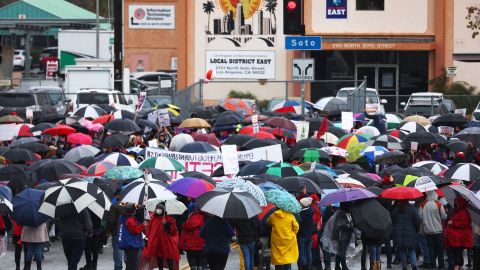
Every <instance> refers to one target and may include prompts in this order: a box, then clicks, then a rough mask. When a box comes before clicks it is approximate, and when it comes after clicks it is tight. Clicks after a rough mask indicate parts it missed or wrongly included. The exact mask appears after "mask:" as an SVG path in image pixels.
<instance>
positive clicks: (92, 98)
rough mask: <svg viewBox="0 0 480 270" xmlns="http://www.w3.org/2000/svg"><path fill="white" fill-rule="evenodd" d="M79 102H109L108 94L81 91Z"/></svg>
mask: <svg viewBox="0 0 480 270" xmlns="http://www.w3.org/2000/svg"><path fill="white" fill-rule="evenodd" d="M77 102H78V103H79V104H109V103H110V102H109V101H108V94H99V93H81V94H78V98H77Z"/></svg>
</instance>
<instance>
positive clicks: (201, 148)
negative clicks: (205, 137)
mask: <svg viewBox="0 0 480 270" xmlns="http://www.w3.org/2000/svg"><path fill="white" fill-rule="evenodd" d="M179 152H183V153H208V152H217V149H215V148H214V147H213V146H212V145H210V144H208V143H206V142H191V143H187V144H185V145H184V146H182V148H180V150H179Z"/></svg>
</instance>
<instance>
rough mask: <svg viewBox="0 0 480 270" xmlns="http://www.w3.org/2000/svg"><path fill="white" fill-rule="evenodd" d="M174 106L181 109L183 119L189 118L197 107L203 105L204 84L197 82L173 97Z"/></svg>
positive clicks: (177, 92)
mask: <svg viewBox="0 0 480 270" xmlns="http://www.w3.org/2000/svg"><path fill="white" fill-rule="evenodd" d="M172 101H173V104H175V105H176V106H178V107H180V108H181V115H180V116H181V117H182V118H188V117H189V116H190V113H191V111H192V110H193V109H194V108H195V107H199V106H202V105H203V82H201V81H200V82H197V83H195V84H193V85H191V86H188V87H187V88H185V89H182V90H178V91H176V92H174V93H173V95H172Z"/></svg>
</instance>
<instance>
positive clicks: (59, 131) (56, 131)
mask: <svg viewBox="0 0 480 270" xmlns="http://www.w3.org/2000/svg"><path fill="white" fill-rule="evenodd" d="M75 132H77V131H76V130H75V129H74V128H72V127H69V126H67V125H58V126H56V127H53V128H47V129H45V130H44V131H43V134H50V135H53V136H64V135H68V134H72V133H75Z"/></svg>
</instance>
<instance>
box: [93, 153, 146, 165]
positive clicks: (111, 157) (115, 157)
mask: <svg viewBox="0 0 480 270" xmlns="http://www.w3.org/2000/svg"><path fill="white" fill-rule="evenodd" d="M97 161H108V162H110V163H113V164H115V166H132V167H138V163H137V162H136V161H135V160H134V159H133V158H131V157H129V156H127V155H125V154H121V153H108V154H103V155H101V156H99V157H98V158H97Z"/></svg>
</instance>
